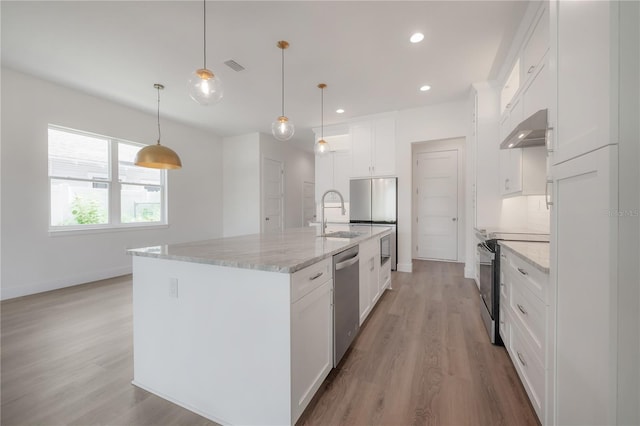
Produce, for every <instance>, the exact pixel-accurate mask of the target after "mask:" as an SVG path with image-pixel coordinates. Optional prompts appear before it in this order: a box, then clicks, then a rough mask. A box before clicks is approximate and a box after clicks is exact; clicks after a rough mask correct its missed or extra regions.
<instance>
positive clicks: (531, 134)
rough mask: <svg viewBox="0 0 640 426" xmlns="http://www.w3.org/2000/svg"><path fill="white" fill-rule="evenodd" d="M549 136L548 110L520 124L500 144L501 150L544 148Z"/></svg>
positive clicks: (539, 112)
mask: <svg viewBox="0 0 640 426" xmlns="http://www.w3.org/2000/svg"><path fill="white" fill-rule="evenodd" d="M546 136H547V110H546V109H541V110H540V111H538V112H536V113H535V114H533V115H532V116H531V117H529V118H527V119H526V120H524V121H523V122H522V123H520V124H518V125H517V126H516V128H515V129H513V132H511V133H509V136H507V137H506V138H505V140H504V141H503V142H502V143H501V144H500V149H509V148H526V147H529V146H542V145H544V144H545V142H546V141H545V139H546Z"/></svg>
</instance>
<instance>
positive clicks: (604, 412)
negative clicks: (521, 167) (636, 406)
mask: <svg viewBox="0 0 640 426" xmlns="http://www.w3.org/2000/svg"><path fill="white" fill-rule="evenodd" d="M617 151H618V150H617V147H616V146H615V145H612V146H609V147H605V148H600V149H598V150H596V151H594V152H591V153H588V154H585V155H583V156H580V157H578V158H575V159H573V160H570V161H567V162H564V163H562V164H560V165H557V166H554V167H553V168H552V177H553V181H554V184H553V189H554V194H553V198H554V205H553V208H552V233H551V235H552V236H553V239H552V245H551V271H552V275H551V288H552V296H553V292H554V289H555V296H556V304H557V308H556V310H555V312H556V315H557V317H556V329H555V330H556V337H555V339H552V340H551V342H553V341H555V345H556V351H555V355H556V356H555V359H556V366H555V371H556V376H555V379H556V383H555V390H556V399H555V404H554V405H555V413H556V416H555V421H554V422H553V423H554V424H559V425H565V424H572V425H576V424H602V425H604V424H615V423H616V421H615V419H616V393H615V389H616V358H617V356H616V350H617V345H616V341H617V340H616V334H615V333H614V332H612V331H614V330H616V325H617V322H616V321H617V297H616V295H617V280H616V278H615V273H616V269H617V262H616V257H617V256H616V240H615V238H614V237H612V236H615V235H616V231H617V226H618V219H617V215H615V210H613V209H615V208H616V207H617V204H618V201H617V178H616V173H617V172H616V171H617ZM554 254H555V255H554ZM550 387H551V388H553V386H550Z"/></svg>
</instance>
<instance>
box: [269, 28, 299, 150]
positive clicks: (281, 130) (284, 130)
mask: <svg viewBox="0 0 640 426" xmlns="http://www.w3.org/2000/svg"><path fill="white" fill-rule="evenodd" d="M277 46H278V47H279V48H280V49H281V50H282V115H281V116H280V117H278V118H276V121H274V122H273V123H272V124H271V132H272V133H273V137H274V138H276V139H278V140H279V141H286V140H289V139H291V137H292V136H293V133H294V132H295V127H294V126H293V123H292V122H291V121H290V120H289V119H288V118H287V117H286V116H285V115H284V49H286V48H288V47H289V43H288V42H286V41H284V40H280V41H279V42H278V44H277Z"/></svg>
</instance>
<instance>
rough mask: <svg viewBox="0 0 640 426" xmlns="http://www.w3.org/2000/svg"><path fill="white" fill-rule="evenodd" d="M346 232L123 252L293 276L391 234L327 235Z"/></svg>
mask: <svg viewBox="0 0 640 426" xmlns="http://www.w3.org/2000/svg"><path fill="white" fill-rule="evenodd" d="M334 231H349V232H357V233H358V234H360V235H359V236H358V237H355V238H333V237H320V236H318V234H319V232H320V228H318V227H313V226H312V227H306V228H293V229H285V230H284V231H282V232H281V233H276V234H252V235H242V236H238V237H228V238H216V239H212V240H204V241H194V242H188V243H180V244H165V245H160V246H152V247H143V248H136V249H131V250H127V252H128V253H129V254H131V255H133V256H145V257H155V258H158V259H169V260H179V261H182V262H192V263H205V264H209V265H219V266H229V267H233V268H242V269H257V270H261V271H271V272H282V273H287V274H290V273H293V272H296V271H299V270H300V269H303V268H305V267H307V266H309V265H313V264H314V263H317V262H319V261H321V260H322V259H325V258H328V257H331V256H333V255H334V254H336V253H339V252H341V251H343V250H346V249H348V248H350V247H353V246H356V245H358V244H360V243H361V242H363V241H366V240H368V239H371V238H374V237H377V236H382V235H383V234H385V233H389V232H391V229H390V228H388V227H385V226H350V225H331V226H329V227H328V228H327V231H326V232H327V233H329V232H334Z"/></svg>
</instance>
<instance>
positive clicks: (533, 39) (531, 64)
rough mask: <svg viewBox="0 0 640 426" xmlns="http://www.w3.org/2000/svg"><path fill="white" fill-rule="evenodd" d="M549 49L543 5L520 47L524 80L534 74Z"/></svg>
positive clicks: (547, 29)
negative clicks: (521, 47) (527, 36)
mask: <svg viewBox="0 0 640 426" xmlns="http://www.w3.org/2000/svg"><path fill="white" fill-rule="evenodd" d="M548 50H549V13H548V10H547V8H546V7H544V8H543V9H542V10H541V11H540V13H539V14H538V16H537V18H536V20H535V22H534V24H533V29H532V31H531V33H530V35H529V38H528V39H527V41H526V42H525V44H524V47H523V49H522V72H523V74H524V79H523V80H524V81H526V80H528V79H529V78H531V77H532V76H534V75H535V73H536V69H537V68H538V66H539V65H540V64H541V63H542V62H543V57H544V55H545V54H546V53H547V51H548Z"/></svg>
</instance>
